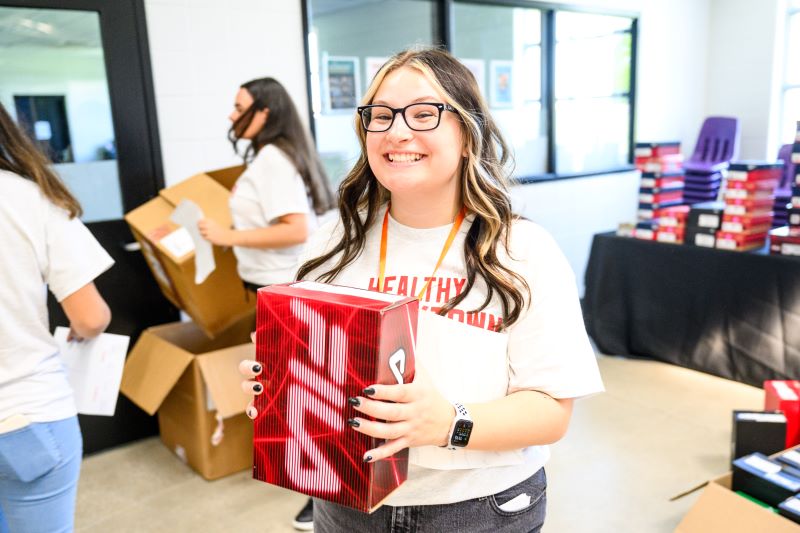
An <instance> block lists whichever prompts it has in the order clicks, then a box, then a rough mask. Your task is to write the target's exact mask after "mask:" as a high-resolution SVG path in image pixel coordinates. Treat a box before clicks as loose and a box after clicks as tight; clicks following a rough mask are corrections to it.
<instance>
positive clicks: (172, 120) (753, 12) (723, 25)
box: [145, 0, 783, 289]
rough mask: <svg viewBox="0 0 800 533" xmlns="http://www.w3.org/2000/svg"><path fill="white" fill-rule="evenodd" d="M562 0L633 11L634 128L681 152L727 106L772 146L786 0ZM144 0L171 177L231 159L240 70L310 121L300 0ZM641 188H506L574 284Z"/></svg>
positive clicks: (586, 183)
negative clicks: (562, 259)
mask: <svg viewBox="0 0 800 533" xmlns="http://www.w3.org/2000/svg"><path fill="white" fill-rule="evenodd" d="M559 3H563V2H561V1H559ZM570 3H572V4H576V5H581V6H583V7H596V8H600V9H616V10H623V11H627V12H634V13H639V14H640V36H639V43H638V46H639V48H638V51H639V58H638V59H639V60H638V64H637V73H638V75H637V116H636V135H635V137H636V139H638V140H651V141H659V140H662V141H663V140H675V139H678V140H680V141H681V142H682V143H683V149H684V153H686V154H688V153H690V152H691V150H692V149H693V148H694V142H695V140H696V138H697V133H698V131H699V128H700V125H701V123H702V120H703V118H704V117H705V116H707V115H709V114H713V113H720V114H730V115H734V116H739V117H740V118H742V120H743V143H742V148H743V150H742V155H743V156H747V157H768V156H769V157H774V155H772V154H771V150H772V148H771V147H768V144H769V141H768V138H769V131H768V130H769V128H770V126H769V125H768V122H769V118H768V117H769V116H770V113H773V110H772V109H771V108H770V104H769V101H770V98H769V96H770V94H771V92H770V91H773V90H774V89H773V85H774V83H773V78H774V76H773V74H774V67H767V65H768V64H769V65H771V64H772V59H771V58H772V50H773V47H774V44H773V42H774V40H775V37H774V35H775V17H777V16H780V15H781V13H779V11H780V10H781V9H783V8H782V7H779V6H782V4H783V0H577V1H576V0H573V1H572V2H570ZM145 6H146V9H147V20H148V32H149V38H150V54H151V58H152V63H153V70H154V78H155V90H156V103H157V109H158V117H159V127H160V133H161V145H162V150H163V158H164V168H165V172H166V179H167V183H168V184H172V183H175V182H177V181H179V180H181V179H183V178H186V177H188V176H190V175H191V174H193V173H196V172H198V171H201V170H206V169H211V168H217V167H221V166H225V165H229V164H234V163H237V162H238V160H237V159H236V157H235V156H233V154H232V153H231V150H230V146H229V144H228V143H227V141H226V140H225V134H226V132H227V128H228V121H227V116H228V113H229V112H230V108H231V103H232V101H233V97H234V93H235V92H236V89H237V87H238V85H239V84H240V83H242V82H244V81H247V80H249V79H251V78H255V77H260V76H267V75H269V76H274V77H276V78H278V79H279V80H280V81H281V82H283V83H284V84H285V85H286V87H287V88H288V89H289V91H290V92H291V94H292V96H293V97H294V99H295V103H296V104H297V106H298V109H299V110H300V112H301V114H302V115H303V118H304V119H305V120H307V118H308V117H307V111H308V107H307V103H306V99H307V95H306V81H305V58H304V54H303V38H304V36H303V34H302V21H301V8H300V1H299V0H295V1H284V0H230V1H229V2H226V3H225V4H222V3H220V2H217V1H216V0H192V1H191V2H189V1H188V0H146V1H145ZM781 42H782V41H781ZM742 75H747V76H748V78H746V79H745V80H744V81H743V80H742V78H741V76H742ZM773 129H774V128H773ZM768 148H769V149H768ZM637 188H638V181H637V177H636V175H635V174H634V173H625V174H614V175H606V176H598V177H591V178H584V179H576V180H564V181H555V182H552V183H542V184H533V185H524V186H518V187H515V188H514V191H513V194H514V197H515V206H517V208H518V209H519V210H520V211H521V213H522V214H524V215H525V216H527V217H528V218H531V219H532V220H535V221H537V222H538V223H540V224H542V225H543V226H544V227H545V228H547V229H548V230H549V231H550V232H551V233H552V234H553V235H554V236H555V238H556V239H557V240H558V242H559V243H560V245H561V246H562V248H563V249H564V251H565V253H566V255H567V258H568V259H569V261H570V263H571V264H572V267H573V269H574V270H575V274H576V278H577V280H578V283H579V286H580V287H581V289H582V287H583V273H584V270H585V265H586V259H587V258H588V254H589V248H590V245H591V239H592V235H593V234H595V233H597V232H601V231H610V230H613V229H615V227H616V225H617V223H618V222H621V221H632V220H634V219H635V212H636V193H637Z"/></svg>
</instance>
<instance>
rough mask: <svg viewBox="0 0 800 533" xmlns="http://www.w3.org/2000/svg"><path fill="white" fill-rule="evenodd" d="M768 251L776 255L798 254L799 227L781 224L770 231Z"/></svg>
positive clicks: (799, 243) (799, 252)
mask: <svg viewBox="0 0 800 533" xmlns="http://www.w3.org/2000/svg"><path fill="white" fill-rule="evenodd" d="M769 252H770V253H771V254H778V255H800V228H790V227H788V226H782V227H780V228H775V229H773V230H772V231H770V232H769Z"/></svg>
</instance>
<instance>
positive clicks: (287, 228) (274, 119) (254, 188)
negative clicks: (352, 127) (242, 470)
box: [198, 78, 335, 531]
mask: <svg viewBox="0 0 800 533" xmlns="http://www.w3.org/2000/svg"><path fill="white" fill-rule="evenodd" d="M228 118H229V119H230V121H231V123H232V125H231V128H230V130H229V132H228V138H229V139H230V141H231V142H232V143H233V146H234V149H236V145H237V143H238V141H239V140H241V139H245V140H249V141H250V145H249V146H248V147H247V149H246V150H245V152H244V160H245V161H246V162H249V165H248V167H247V170H245V172H244V173H243V174H242V175H241V176H240V177H239V179H238V180H237V182H236V186H235V187H234V189H233V194H231V199H230V209H231V216H232V218H233V226H234V227H233V229H231V228H223V227H221V226H219V224H217V223H215V222H214V221H213V220H210V219H204V220H201V221H200V222H199V223H198V228H199V230H200V234H201V235H202V236H203V237H205V238H206V239H208V240H209V241H210V242H211V243H213V244H217V245H220V246H233V251H234V253H235V254H236V260H237V268H238V271H239V276H240V277H241V278H242V281H244V284H245V287H247V288H248V289H250V290H253V291H256V290H258V288H259V287H263V286H265V285H272V284H274V283H285V282H288V281H292V279H293V275H294V272H295V271H296V270H297V265H298V261H299V258H300V254H301V252H302V251H303V247H304V245H305V242H306V240H307V239H308V237H309V236H310V235H311V233H312V232H313V231H314V230H315V229H316V228H317V225H318V217H320V216H322V215H324V214H325V213H329V212H332V211H331V210H332V209H333V208H334V207H335V203H334V195H333V193H332V192H331V189H330V185H329V184H328V178H327V176H326V175H325V171H324V169H323V168H322V164H321V163H320V161H319V157H318V155H317V153H316V151H315V150H314V147H313V144H312V142H311V139H310V137H309V135H308V133H307V132H306V129H305V127H304V126H303V123H302V122H301V121H300V116H299V115H298V113H297V109H296V107H295V105H294V102H293V101H292V99H291V97H290V96H289V93H288V92H287V91H286V89H285V88H284V87H283V85H281V84H280V83H279V82H278V81H277V80H275V79H274V78H260V79H256V80H252V81H249V82H247V83H245V84H244V85H242V86H241V87H240V88H239V91H238V92H237V93H236V99H235V102H234V109H233V112H232V113H231V114H230V116H229V117H228ZM311 509H312V504H311V500H309V501H308V503H307V504H306V505H305V506H304V507H303V509H301V510H300V512H299V513H298V514H297V516H296V517H295V520H294V522H293V525H294V527H295V528H296V529H299V530H305V531H308V530H311V529H312V527H313V525H312V522H311V512H312V511H311Z"/></svg>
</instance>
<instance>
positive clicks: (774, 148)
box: [706, 0, 786, 159]
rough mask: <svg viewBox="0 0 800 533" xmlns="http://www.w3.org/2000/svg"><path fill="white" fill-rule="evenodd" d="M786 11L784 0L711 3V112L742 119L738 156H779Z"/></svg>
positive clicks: (708, 105)
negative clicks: (778, 116)
mask: <svg viewBox="0 0 800 533" xmlns="http://www.w3.org/2000/svg"><path fill="white" fill-rule="evenodd" d="M785 11H786V7H785V4H784V2H783V1H780V0H713V1H712V2H711V20H712V21H713V23H712V24H711V25H710V32H709V34H710V39H709V43H708V88H707V93H706V113H707V114H708V115H727V116H735V117H738V118H739V120H740V127H741V132H742V137H741V145H740V152H739V159H775V158H776V157H777V155H778V148H779V145H778V144H779V140H778V139H777V131H778V126H777V122H775V121H776V120H777V103H778V94H777V93H778V89H779V85H778V84H779V83H780V81H781V67H782V66H783V65H782V63H781V62H780V61H779V60H778V59H779V58H781V57H782V54H781V53H780V51H781V49H782V48H783V31H782V30H783V24H782V22H781V21H782V20H783V18H784V15H785ZM773 58H775V60H773Z"/></svg>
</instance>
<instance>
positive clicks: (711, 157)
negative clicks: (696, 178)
mask: <svg viewBox="0 0 800 533" xmlns="http://www.w3.org/2000/svg"><path fill="white" fill-rule="evenodd" d="M738 155H739V119H737V118H732V117H708V118H707V119H706V120H705V122H703V127H702V128H700V135H699V136H698V137H697V145H695V147H694V153H693V154H692V156H691V157H690V158H689V159H688V161H685V162H684V163H683V168H684V169H685V170H687V171H689V172H694V173H697V174H711V173H712V172H717V171H719V170H723V169H725V168H728V163H730V162H731V160H732V159H735V158H736V157H737V156H738Z"/></svg>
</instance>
